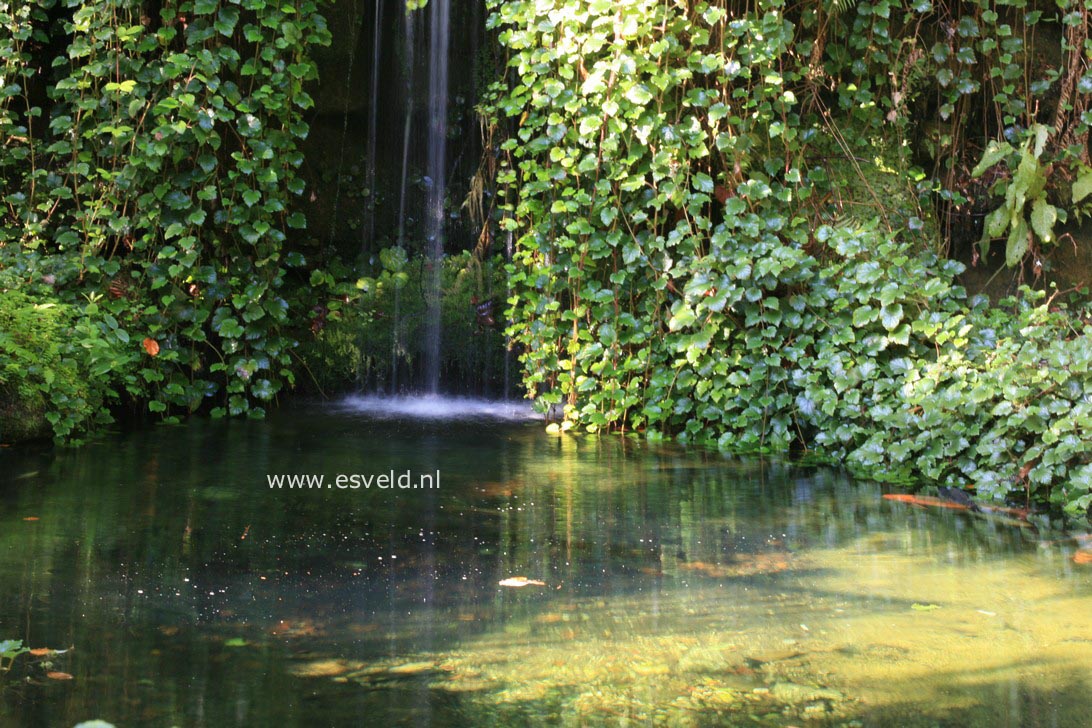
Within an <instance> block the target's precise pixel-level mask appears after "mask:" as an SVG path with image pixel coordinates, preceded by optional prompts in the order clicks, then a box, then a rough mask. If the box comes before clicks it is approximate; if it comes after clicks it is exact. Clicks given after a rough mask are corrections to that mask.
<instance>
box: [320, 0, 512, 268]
mask: <svg viewBox="0 0 1092 728" xmlns="http://www.w3.org/2000/svg"><path fill="white" fill-rule="evenodd" d="M326 18H327V23H328V25H329V27H330V30H331V32H332V35H333V42H332V44H331V45H330V46H329V47H326V48H314V49H312V54H313V57H314V59H315V62H316V64H317V66H318V72H319V80H318V83H316V84H314V85H313V86H312V87H311V89H310V92H311V95H312V97H313V98H314V100H315V107H314V109H312V111H311V116H310V118H309V119H308V123H309V124H310V127H311V129H310V133H309V135H308V138H307V139H306V140H305V141H304V143H303V152H304V155H305V158H306V161H305V168H304V176H305V178H306V180H307V188H308V192H307V193H306V194H307V195H308V198H307V201H305V203H304V205H303V208H304V211H305V212H306V213H307V215H308V232H307V235H308V237H309V238H313V239H314V241H315V242H316V243H322V244H323V245H329V246H331V247H332V248H333V249H334V250H335V251H336V252H337V253H338V254H339V255H340V257H342V258H343V259H344V260H346V261H348V262H352V261H353V260H354V259H355V258H356V257H357V256H358V255H361V254H363V256H364V259H365V261H366V260H367V259H368V258H369V257H371V256H373V255H374V254H375V253H377V252H378V250H379V249H381V248H384V247H388V246H389V245H392V244H394V243H395V242H397V236H398V227H399V222H400V221H399V210H400V207H401V205H400V202H401V196H402V181H403V142H404V139H405V129H406V120H407V114H408V118H409V124H410V135H409V144H408V154H407V158H406V159H405V168H406V169H405V172H406V174H405V182H406V204H405V218H406V220H405V240H406V243H407V248H408V249H409V250H410V251H415V250H417V247H415V245H416V244H417V243H418V242H419V241H420V239H421V238H423V237H424V231H423V225H422V222H421V221H422V218H423V215H422V214H421V211H422V210H423V206H424V204H425V198H426V193H427V189H428V186H429V182H430V181H429V180H428V179H427V172H426V170H425V166H426V159H425V151H426V149H427V146H428V145H427V136H428V130H429V118H428V114H429V112H428V108H429V107H428V91H429V83H428V80H429V79H428V75H429V70H428V55H429V27H428V23H429V13H428V12H424V11H413V12H410V13H406V11H405V6H404V3H403V2H402V0H344V1H343V2H337V3H334V4H333V5H331V6H329V7H327V8H326ZM377 24H378V26H377ZM377 30H378V32H377ZM377 40H378V45H379V48H378V52H376V51H377V49H376V41H377ZM449 47H450V50H449V55H448V63H449V66H450V68H451V69H452V72H451V73H449V78H450V88H449V94H448V100H449V104H448V108H449V113H448V164H447V165H446V171H447V175H446V176H447V180H446V181H447V183H448V184H447V191H448V194H447V204H446V208H447V210H449V212H450V216H449V217H450V219H449V221H448V224H449V226H450V227H451V228H452V230H450V231H449V234H448V236H447V240H448V241H449V242H450V243H452V244H453V246H454V247H452V250H456V249H463V248H466V247H468V246H469V245H471V244H472V243H473V240H474V238H475V237H476V231H472V230H471V229H470V228H471V226H470V225H469V224H466V223H465V221H464V220H463V218H465V217H466V215H463V214H461V213H460V205H461V203H462V201H463V200H464V198H465V197H466V195H467V192H468V189H469V184H470V180H471V178H472V176H473V175H474V173H475V171H476V170H477V168H478V162H479V159H480V156H481V133H480V130H479V126H478V119H477V115H476V113H475V111H474V107H475V105H476V104H477V103H478V99H479V96H480V94H481V92H482V91H483V90H484V87H485V85H486V84H487V83H489V82H490V81H491V80H492V78H493V76H494V69H493V60H492V56H491V55H490V45H489V43H488V42H487V40H486V36H485V10H484V4H483V2H482V0H470V1H469V2H461V1H460V2H452V4H451V37H450V41H449ZM373 70H376V71H377V72H378V74H377V81H378V83H377V89H376V93H375V94H374V96H373V88H372V74H373ZM373 118H374V121H375V129H374V134H375V142H374V148H375V155H374V159H369V154H368V150H369V146H370V145H369V139H370V136H371V134H372V133H373V129H372V120H373ZM372 169H374V183H373V180H372V175H371V173H370V172H371V170H372ZM419 228H420V229H419Z"/></svg>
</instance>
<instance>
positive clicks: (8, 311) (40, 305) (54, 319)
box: [0, 291, 125, 441]
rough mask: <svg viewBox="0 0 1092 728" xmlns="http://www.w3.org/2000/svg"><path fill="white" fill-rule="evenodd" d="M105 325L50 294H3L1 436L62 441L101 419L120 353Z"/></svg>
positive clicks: (0, 301)
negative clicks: (42, 296)
mask: <svg viewBox="0 0 1092 728" xmlns="http://www.w3.org/2000/svg"><path fill="white" fill-rule="evenodd" d="M111 331H114V333H115V334H116V330H112V329H111V327H110V324H109V323H108V322H107V321H105V320H94V319H92V318H91V317H90V316H89V315H88V314H87V312H86V311H81V310H79V309H77V308H76V307H74V306H70V305H68V304H64V303H60V302H59V301H57V300H56V299H55V298H54V299H52V300H49V299H35V298H31V297H30V296H27V295H25V294H23V293H20V292H18V291H3V292H2V293H0V438H2V439H4V440H5V441H11V440H20V439H25V438H30V437H38V436H42V435H45V434H48V433H49V432H52V434H53V435H54V436H55V437H56V438H57V439H58V440H64V439H66V438H70V436H71V435H73V434H74V433H77V432H79V431H82V430H85V429H87V428H88V427H90V426H92V425H94V424H96V423H101V422H108V421H110V415H109V412H108V410H107V409H106V408H105V406H104V405H105V403H106V401H107V399H108V398H110V397H113V396H115V395H116V392H115V391H113V390H112V389H110V383H111V380H112V370H113V369H114V368H115V367H116V366H118V365H119V363H120V362H119V359H123V358H125V355H124V354H122V353H120V352H119V351H118V349H117V348H116V344H118V343H120V342H118V340H117V338H116V336H113V337H112V336H111Z"/></svg>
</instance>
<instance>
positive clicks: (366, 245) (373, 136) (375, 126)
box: [363, 0, 383, 259]
mask: <svg viewBox="0 0 1092 728" xmlns="http://www.w3.org/2000/svg"><path fill="white" fill-rule="evenodd" d="M382 29H383V0H375V25H374V32H373V34H372V81H371V95H370V103H369V104H368V159H367V170H366V173H365V180H366V184H367V185H368V210H367V219H368V224H367V227H366V228H365V231H364V240H363V253H364V256H363V257H364V258H365V259H366V258H367V256H368V253H370V252H371V251H372V249H373V248H374V246H375V208H376V189H375V172H376V159H375V153H376V147H377V141H378V139H379V65H380V63H381V62H382V59H383V55H382V42H381V41H382V37H383V35H382Z"/></svg>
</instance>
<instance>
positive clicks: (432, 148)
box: [424, 0, 451, 394]
mask: <svg viewBox="0 0 1092 728" xmlns="http://www.w3.org/2000/svg"><path fill="white" fill-rule="evenodd" d="M450 20H451V6H450V0H432V1H431V2H430V3H429V22H430V28H429V79H428V115H429V125H428V177H429V180H430V184H429V187H428V201H427V205H426V206H427V214H426V217H427V226H426V234H427V237H428V242H427V246H428V247H427V251H426V252H427V254H426V260H425V265H426V271H427V276H426V280H425V285H426V290H425V303H426V312H425V317H426V321H425V352H424V365H425V391H426V392H428V393H430V394H435V393H436V392H437V390H438V389H439V385H440V335H441V332H440V314H441V311H440V306H441V300H440V299H441V290H440V288H441V285H440V284H441V265H442V262H443V255H444V196H445V192H446V190H445V187H446V172H445V166H446V163H447V160H446V154H447V65H448V43H449V39H450V24H451V23H450Z"/></svg>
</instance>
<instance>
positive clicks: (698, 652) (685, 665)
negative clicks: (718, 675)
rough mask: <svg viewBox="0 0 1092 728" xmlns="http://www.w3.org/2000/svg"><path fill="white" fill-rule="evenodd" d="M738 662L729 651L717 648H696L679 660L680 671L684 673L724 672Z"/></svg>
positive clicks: (688, 651)
mask: <svg viewBox="0 0 1092 728" xmlns="http://www.w3.org/2000/svg"><path fill="white" fill-rule="evenodd" d="M735 662H736V659H735V656H734V655H733V653H732V652H731V651H729V650H725V649H721V648H717V647H694V648H692V649H690V650H687V651H686V652H685V653H683V655H682V657H680V658H679V665H678V669H679V670H680V671H682V672H723V671H725V670H728V669H729V668H731V667H732V666H733V665H734V664H735Z"/></svg>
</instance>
